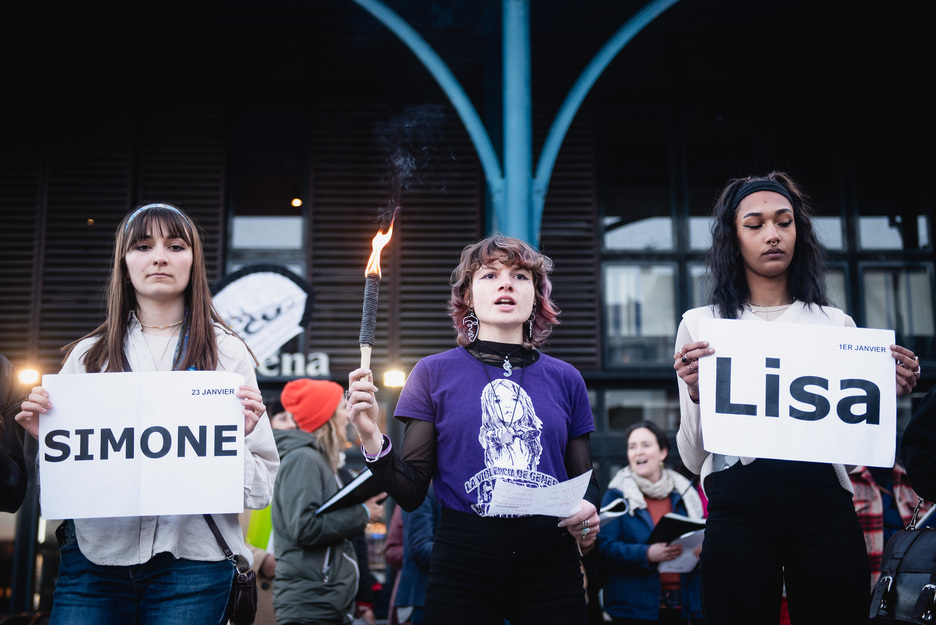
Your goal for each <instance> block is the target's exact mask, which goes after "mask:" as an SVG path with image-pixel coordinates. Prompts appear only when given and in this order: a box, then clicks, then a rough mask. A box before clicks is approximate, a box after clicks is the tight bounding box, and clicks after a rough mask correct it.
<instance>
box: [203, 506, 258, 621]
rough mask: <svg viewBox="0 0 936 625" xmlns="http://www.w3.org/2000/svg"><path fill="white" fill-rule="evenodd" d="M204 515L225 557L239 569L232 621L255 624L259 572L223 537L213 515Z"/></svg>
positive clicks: (233, 589)
mask: <svg viewBox="0 0 936 625" xmlns="http://www.w3.org/2000/svg"><path fill="white" fill-rule="evenodd" d="M204 516H205V521H207V522H208V527H209V528H211V533H212V534H214V537H215V540H217V541H218V545H219V546H220V547H221V551H223V552H224V557H226V558H227V559H228V561H230V563H231V564H233V565H234V570H235V571H237V575H235V576H234V586H233V587H232V588H231V599H230V602H229V608H230V610H231V615H230V618H231V623H232V624H233V625H253V622H254V619H256V618H257V574H256V573H255V572H254V571H253V570H252V569H251V568H250V567H249V566H247V560H246V559H244V557H243V556H241V555H237V554H235V553H234V552H233V551H231V548H230V547H228V545H227V543H226V542H225V541H224V538H222V537H221V530H219V529H218V525H217V524H216V523H215V522H214V519H213V518H211V515H210V514H206V515H204Z"/></svg>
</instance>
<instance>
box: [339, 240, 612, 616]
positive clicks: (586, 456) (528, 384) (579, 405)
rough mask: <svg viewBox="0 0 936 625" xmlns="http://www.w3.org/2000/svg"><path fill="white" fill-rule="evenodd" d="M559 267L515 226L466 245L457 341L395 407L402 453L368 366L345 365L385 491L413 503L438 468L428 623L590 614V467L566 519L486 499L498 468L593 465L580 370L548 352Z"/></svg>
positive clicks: (529, 482)
mask: <svg viewBox="0 0 936 625" xmlns="http://www.w3.org/2000/svg"><path fill="white" fill-rule="evenodd" d="M552 267H553V265H552V261H551V259H549V258H548V257H547V256H544V255H543V254H541V253H539V252H538V251H537V250H535V249H534V248H532V247H531V246H530V245H528V244H526V243H524V242H523V241H520V240H518V239H515V238H510V237H504V236H499V235H495V236H492V237H489V238H486V239H484V240H482V241H480V242H478V243H475V244H473V245H469V246H467V247H466V248H465V249H464V250H463V252H462V255H461V260H460V262H459V264H458V266H457V267H456V268H455V270H454V272H453V273H452V295H451V299H450V301H449V314H450V316H451V317H452V320H453V322H454V327H455V330H456V332H457V335H458V336H457V342H458V344H459V347H457V348H455V349H452V350H449V351H446V352H442V353H439V354H435V355H432V356H429V357H426V358H424V359H422V360H421V361H420V362H419V363H418V364H417V365H416V367H415V368H414V369H413V372H412V374H411V375H410V377H409V379H408V381H407V383H406V386H405V387H404V388H403V391H402V393H401V395H400V399H399V402H398V404H397V409H396V413H395V416H396V418H398V419H400V420H401V421H403V422H404V423H405V424H406V435H405V439H404V441H403V444H402V449H401V452H400V453H399V454H398V453H396V452H395V451H394V450H393V449H392V444H391V442H390V439H389V438H388V437H387V436H385V435H384V434H382V433H381V431H380V429H379V428H378V426H377V417H378V413H379V409H378V406H377V401H376V397H375V393H376V392H377V388H376V387H375V386H374V384H373V380H372V376H371V372H370V370H369V369H368V368H367V367H361V368H359V369H357V370H355V371H353V372H351V374H350V375H349V392H348V405H349V416H350V419H351V423H352V425H353V426H354V428H355V430H356V431H357V434H358V436H359V437H360V439H361V441H362V451H363V453H364V456H365V459H366V460H367V462H368V465H369V467H370V468H371V470H372V471H373V473H374V475H375V476H377V478H378V480H379V481H380V483H381V485H382V487H383V488H384V490H386V492H387V493H388V494H389V495H390V496H391V497H393V499H394V500H395V501H396V502H397V503H398V504H399V505H400V506H401V507H402V508H403V509H404V510H408V511H412V510H415V509H416V508H417V507H418V506H419V505H420V503H421V502H422V501H423V499H424V498H425V496H426V492H427V489H428V487H429V483H430V481H432V483H433V487H434V489H435V493H436V495H437V497H438V499H439V502H440V504H441V507H442V514H441V521H440V524H439V527H438V529H437V531H436V535H435V545H434V548H433V552H432V559H431V564H430V570H429V579H428V583H427V589H426V604H425V612H424V617H425V619H424V622H425V623H426V624H427V625H432V624H439V623H456V624H457V623H465V624H468V623H470V624H472V625H479V624H490V625H503V623H504V621H505V619H506V620H508V621H509V622H510V623H511V625H522V624H525V623H529V624H533V623H536V624H544V623H545V624H548V623H556V624H557V625H558V624H562V625H575V624H584V623H587V614H586V603H585V592H584V588H583V580H582V573H581V567H580V555H581V554H582V553H583V552H587V551H588V550H590V549H591V548H592V547H593V546H594V544H595V535H596V533H597V531H598V529H599V528H598V525H599V521H598V513H597V508H598V503H599V501H600V493H599V489H598V486H597V481H596V480H595V478H594V477H592V481H591V483H590V485H589V487H588V490H587V492H586V494H585V499H584V500H583V501H582V503H581V506H580V507H579V509H578V511H577V512H575V513H574V514H572V515H571V516H569V517H566V518H562V519H558V518H555V517H546V516H537V515H531V516H514V517H503V516H495V514H493V512H492V511H491V495H492V493H493V490H494V484H495V483H496V482H497V481H498V480H505V481H506V482H509V483H512V484H515V485H521V486H524V487H527V488H538V487H540V486H547V485H552V484H557V483H559V482H562V481H565V480H568V479H570V478H573V477H576V476H578V475H582V474H583V473H586V472H587V471H589V470H591V449H590V443H589V434H590V432H592V431H594V423H593V418H592V413H591V407H590V404H589V401H588V394H587V391H586V388H585V383H584V381H583V379H582V376H581V375H580V374H579V373H578V371H576V370H575V369H574V368H573V367H572V366H570V365H569V364H567V363H565V362H562V361H560V360H558V359H555V358H552V357H550V356H547V355H545V354H543V353H541V352H540V351H539V347H541V346H542V345H543V343H544V342H545V340H546V338H547V337H548V336H549V334H550V332H551V330H552V327H553V326H554V325H555V324H556V323H558V318H557V317H558V313H559V311H558V309H557V308H556V306H555V304H553V302H552V300H551V299H550V294H551V291H552V285H551V282H550V280H549V273H550V272H551V270H552Z"/></svg>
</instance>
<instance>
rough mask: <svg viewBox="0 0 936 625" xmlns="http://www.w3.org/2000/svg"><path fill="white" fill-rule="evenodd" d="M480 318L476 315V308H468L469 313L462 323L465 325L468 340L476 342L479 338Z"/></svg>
mask: <svg viewBox="0 0 936 625" xmlns="http://www.w3.org/2000/svg"><path fill="white" fill-rule="evenodd" d="M479 323H480V322H479V321H478V318H477V317H476V316H475V311H474V308H469V309H468V314H467V315H465V316H464V318H463V319H462V325H463V326H465V334H467V335H468V341H469V342H471V343H474V342H475V339H477V338H478V324H479Z"/></svg>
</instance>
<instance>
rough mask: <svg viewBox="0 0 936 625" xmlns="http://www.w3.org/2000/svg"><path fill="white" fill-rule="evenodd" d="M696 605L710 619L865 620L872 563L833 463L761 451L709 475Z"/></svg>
mask: <svg viewBox="0 0 936 625" xmlns="http://www.w3.org/2000/svg"><path fill="white" fill-rule="evenodd" d="M705 487H706V493H707V495H708V497H709V504H708V515H709V516H708V521H707V522H706V528H705V542H704V544H703V545H702V555H701V563H700V566H701V569H700V572H701V576H702V609H703V612H704V614H705V622H706V623H707V624H709V625H734V624H736V623H737V624H744V625H759V624H763V625H776V624H777V622H778V619H779V614H780V602H781V592H782V589H783V584H784V582H786V592H787V604H788V607H789V611H790V621H791V623H792V624H793V625H810V624H816V625H820V624H821V625H829V624H830V623H842V624H843V625H844V624H847V625H855V624H862V623H867V620H868V606H869V605H870V587H871V572H870V567H869V565H868V556H867V552H866V549H865V543H864V537H863V535H862V531H861V527H860V525H859V523H858V517H857V515H856V514H855V509H854V505H853V504H852V499H851V496H850V494H849V493H848V491H846V490H845V489H844V488H842V486H841V485H840V484H839V481H838V479H837V478H836V476H835V471H834V469H833V468H832V466H831V465H827V464H818V463H809V462H789V461H783V460H766V459H758V460H755V461H754V462H752V463H751V464H749V465H747V466H743V465H741V463H738V464H735V465H734V466H732V467H730V468H729V469H726V470H724V471H719V472H717V473H713V474H712V475H709V476H708V477H707V478H706V481H705Z"/></svg>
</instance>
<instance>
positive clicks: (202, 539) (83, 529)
mask: <svg viewBox="0 0 936 625" xmlns="http://www.w3.org/2000/svg"><path fill="white" fill-rule="evenodd" d="M66 350H67V356H66V357H65V363H64V364H63V366H62V370H61V373H97V372H102V371H109V372H113V371H137V372H141V371H186V370H211V371H214V370H218V371H231V372H236V373H239V374H241V375H243V377H244V379H245V384H244V385H243V386H241V387H240V388H239V389H238V390H237V392H236V395H237V397H238V398H239V399H240V402H241V404H242V406H243V410H242V412H243V416H244V433H245V439H244V444H245V447H246V453H245V454H244V458H245V460H244V506H245V507H246V508H249V509H259V508H264V507H265V506H267V505H268V504H269V503H270V500H271V497H272V490H273V480H274V477H275V475H276V470H277V467H278V465H279V457H278V455H277V453H276V445H275V443H274V441H273V434H272V430H271V429H270V423H269V420H267V419H263V418H261V417H262V416H263V415H264V413H265V411H266V408H265V407H264V405H263V401H262V397H261V395H260V392H259V390H258V389H257V386H256V376H255V374H254V359H253V357H252V356H251V354H250V351H249V349H248V348H247V346H246V344H245V343H244V342H243V341H242V340H241V339H240V338H238V337H237V336H235V335H233V334H232V333H231V332H230V331H229V330H227V329H226V328H225V326H224V322H223V321H222V320H221V318H220V316H219V315H218V313H217V312H216V311H215V309H214V306H213V305H212V302H211V292H210V290H209V288H208V278H207V271H206V269H205V261H204V256H203V252H202V242H201V238H200V235H199V232H198V230H197V228H196V226H195V224H194V222H193V221H192V219H191V218H190V217H189V216H188V215H186V214H184V213H183V212H182V211H181V210H179V209H178V208H176V207H175V206H171V205H168V204H147V205H145V206H142V207H140V208H138V209H136V210H135V211H134V212H132V213H130V214H129V215H127V216H126V217H124V219H123V220H122V221H121V223H120V225H119V226H118V228H117V239H116V245H115V247H114V260H113V266H112V271H111V276H110V282H109V286H108V291H107V318H106V319H105V321H104V323H103V324H101V325H100V326H99V327H98V328H97V329H95V330H94V331H92V332H91V333H90V334H88V335H87V336H85V337H83V338H82V339H79V340H78V341H76V342H74V343H72V344H70V345H68V346H67V347H66ZM101 399H102V401H106V398H101ZM128 408H130V409H132V406H129V407H128ZM51 409H52V402H51V398H50V397H49V393H48V392H47V391H46V390H45V389H44V388H42V387H36V388H34V389H33V390H32V392H31V393H30V395H29V398H28V399H27V401H24V402H23V405H22V412H20V413H19V414H18V415H17V416H16V420H17V421H18V422H19V423H20V424H21V425H22V426H23V427H24V428H25V429H26V431H27V432H29V433H30V434H31V435H32V436H33V437H38V432H39V419H40V418H41V417H40V415H42V414H44V413H46V412H48V411H49V410H51ZM40 478H41V476H40ZM213 517H214V520H215V523H216V524H217V526H218V528H219V529H220V532H221V535H222V537H223V539H224V540H225V542H227V544H228V546H229V547H230V549H231V550H232V551H234V552H235V553H236V554H239V555H243V556H244V557H247V558H249V553H250V552H249V551H248V549H247V547H246V546H245V544H244V539H243V532H242V531H241V528H240V525H239V524H238V521H237V515H236V514H217V515H213ZM57 536H58V537H59V541H60V548H61V564H60V568H59V577H58V581H57V583H56V587H55V595H54V598H53V608H52V620H51V622H52V623H55V624H70V623H75V624H78V623H127V624H129V623H137V624H140V625H142V624H146V623H151V624H156V623H160V624H166V623H170V624H171V623H175V624H183V623H217V624H221V623H223V622H225V620H226V616H225V612H226V607H227V604H228V598H229V596H230V594H231V586H232V581H233V579H234V572H235V571H234V567H232V566H231V563H230V562H229V561H228V560H227V559H226V558H225V555H224V553H223V551H222V549H221V547H220V546H219V545H218V542H217V541H216V539H215V537H214V535H213V534H212V531H211V529H210V528H209V526H208V524H207V522H206V519H205V518H204V517H203V516H202V515H199V514H193V515H178V516H175V515H169V516H147V517H117V518H91V519H76V520H74V521H71V520H69V521H66V522H64V523H63V524H62V526H61V527H60V528H59V531H58V532H57Z"/></svg>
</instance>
